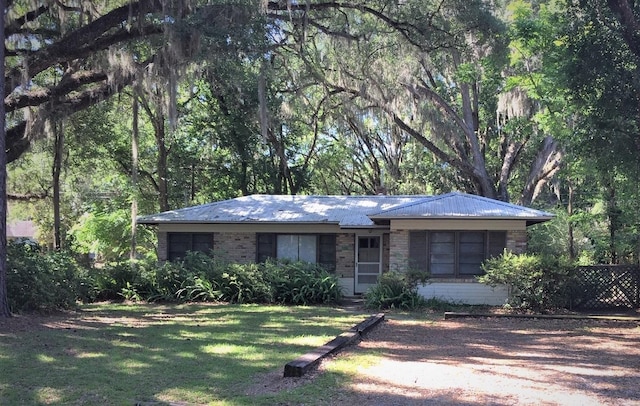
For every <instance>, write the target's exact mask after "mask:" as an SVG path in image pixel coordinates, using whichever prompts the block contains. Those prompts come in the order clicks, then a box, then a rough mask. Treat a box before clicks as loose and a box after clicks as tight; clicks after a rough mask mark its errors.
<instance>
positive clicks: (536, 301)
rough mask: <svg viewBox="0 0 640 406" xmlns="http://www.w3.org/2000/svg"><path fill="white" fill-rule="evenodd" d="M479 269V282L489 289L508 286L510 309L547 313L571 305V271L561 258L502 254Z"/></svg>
mask: <svg viewBox="0 0 640 406" xmlns="http://www.w3.org/2000/svg"><path fill="white" fill-rule="evenodd" d="M483 269H484V271H485V272H486V273H485V274H484V275H482V276H480V277H479V278H478V279H479V281H480V282H482V283H484V284H487V285H490V286H496V285H507V286H509V287H510V289H511V294H510V297H509V305H510V306H512V307H514V308H519V309H531V310H534V311H547V310H553V309H558V308H565V307H567V306H569V305H570V303H571V302H570V300H571V295H572V290H573V288H574V286H575V281H574V267H572V266H571V265H570V264H569V262H568V261H566V260H564V259H563V258H560V257H557V256H546V255H538V254H518V255H516V254H513V253H511V252H508V251H505V252H504V253H503V254H502V255H501V256H499V257H495V258H491V259H488V260H486V261H485V263H484V264H483Z"/></svg>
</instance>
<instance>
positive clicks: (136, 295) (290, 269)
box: [98, 252, 342, 305]
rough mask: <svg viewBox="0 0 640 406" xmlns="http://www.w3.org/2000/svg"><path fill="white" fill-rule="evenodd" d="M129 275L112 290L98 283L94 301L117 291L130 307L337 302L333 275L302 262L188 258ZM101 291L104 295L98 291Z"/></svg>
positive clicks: (194, 254) (198, 255) (197, 255)
mask: <svg viewBox="0 0 640 406" xmlns="http://www.w3.org/2000/svg"><path fill="white" fill-rule="evenodd" d="M108 268H109V269H110V270H111V272H113V274H115V275H121V274H123V272H122V264H116V265H113V266H111V267H108ZM102 272H105V271H104V270H103V271H102ZM106 273H107V274H109V271H108V270H107V271H106ZM129 275H130V280H129V281H122V282H118V280H120V279H119V278H112V279H111V281H112V282H113V283H112V284H105V283H102V286H100V288H99V289H98V297H102V298H105V297H110V298H112V299H116V298H115V297H113V292H114V291H115V290H118V289H119V291H118V296H119V297H121V298H124V299H127V300H136V301H140V300H145V301H169V302H172V301H173V302H186V301H208V302H228V303H280V304H295V305H307V304H325V303H335V302H338V301H339V300H340V298H341V296H342V292H341V288H340V284H339V283H338V278H337V276H336V275H334V274H332V273H329V272H327V271H326V270H325V269H324V268H322V267H321V266H320V265H316V264H309V263H304V262H291V261H279V262H276V261H267V262H265V263H260V264H256V263H249V264H236V263H225V262H223V261H220V260H216V259H215V258H213V257H210V256H207V255H205V254H202V253H197V252H190V253H188V254H187V255H186V257H185V258H184V259H182V260H181V261H176V262H165V263H163V264H153V263H150V262H146V263H144V262H143V263H138V265H137V270H136V271H135V272H134V273H133V274H129ZM104 279H105V278H104V277H103V278H102V280H104ZM107 279H108V278H107ZM104 288H108V290H102V291H101V290H100V289H104Z"/></svg>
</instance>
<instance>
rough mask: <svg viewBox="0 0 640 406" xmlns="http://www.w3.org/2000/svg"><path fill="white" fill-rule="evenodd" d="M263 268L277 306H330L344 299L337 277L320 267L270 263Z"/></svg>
mask: <svg viewBox="0 0 640 406" xmlns="http://www.w3.org/2000/svg"><path fill="white" fill-rule="evenodd" d="M262 268H263V269H264V278H265V279H266V282H267V283H268V284H269V286H271V289H272V292H273V300H274V301H275V302H276V303H283V304H294V305H309V304H328V303H337V302H338V301H339V300H340V298H341V297H342V290H341V288H340V283H339V281H338V277H337V276H336V275H335V274H332V273H329V272H328V271H327V270H326V269H324V268H323V267H322V266H320V265H318V264H310V263H307V262H289V261H279V262H274V261H267V262H266V263H264V264H262Z"/></svg>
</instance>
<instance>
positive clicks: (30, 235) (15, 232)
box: [7, 220, 38, 241]
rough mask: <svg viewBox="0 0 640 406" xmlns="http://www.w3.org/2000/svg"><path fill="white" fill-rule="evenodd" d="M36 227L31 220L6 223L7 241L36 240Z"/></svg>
mask: <svg viewBox="0 0 640 406" xmlns="http://www.w3.org/2000/svg"><path fill="white" fill-rule="evenodd" d="M37 231H38V230H37V229H36V225H35V223H34V222H33V221H31V220H16V221H10V222H7V240H9V241H11V240H24V241H35V240H36V232H37Z"/></svg>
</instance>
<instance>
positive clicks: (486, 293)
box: [418, 281, 509, 306]
mask: <svg viewBox="0 0 640 406" xmlns="http://www.w3.org/2000/svg"><path fill="white" fill-rule="evenodd" d="M418 293H420V294H421V295H422V296H424V297H425V298H427V299H431V298H437V299H440V300H444V301H447V302H451V303H460V304H470V305H490V306H500V305H503V304H505V302H506V301H507V299H508V297H509V290H508V288H507V287H506V286H496V287H495V288H492V287H491V286H488V285H484V284H482V283H478V282H437V281H433V282H431V283H427V284H425V285H422V286H420V287H419V288H418Z"/></svg>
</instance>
